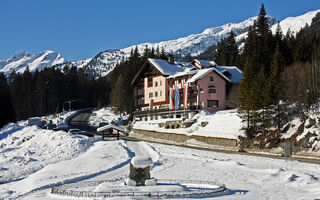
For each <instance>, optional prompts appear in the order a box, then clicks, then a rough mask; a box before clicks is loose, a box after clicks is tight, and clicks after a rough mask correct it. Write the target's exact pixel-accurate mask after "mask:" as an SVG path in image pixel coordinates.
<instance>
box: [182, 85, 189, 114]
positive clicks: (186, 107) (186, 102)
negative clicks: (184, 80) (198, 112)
mask: <svg viewBox="0 0 320 200" xmlns="http://www.w3.org/2000/svg"><path fill="white" fill-rule="evenodd" d="M188 90H189V86H188V84H185V85H184V94H183V106H184V109H188V93H189V91H188Z"/></svg>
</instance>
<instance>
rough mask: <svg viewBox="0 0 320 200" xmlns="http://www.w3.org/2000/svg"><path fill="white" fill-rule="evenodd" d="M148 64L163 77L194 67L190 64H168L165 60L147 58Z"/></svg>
mask: <svg viewBox="0 0 320 200" xmlns="http://www.w3.org/2000/svg"><path fill="white" fill-rule="evenodd" d="M148 62H149V63H150V64H152V65H153V66H154V67H156V68H157V69H158V70H159V71H160V72H161V73H162V74H163V75H168V76H170V75H174V74H177V73H179V72H186V71H190V70H192V69H194V68H195V67H194V66H193V65H191V64H190V63H175V64H170V63H168V61H167V60H162V59H153V58H148Z"/></svg>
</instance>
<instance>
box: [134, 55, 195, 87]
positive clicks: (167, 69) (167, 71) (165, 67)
mask: <svg viewBox="0 0 320 200" xmlns="http://www.w3.org/2000/svg"><path fill="white" fill-rule="evenodd" d="M148 63H149V64H150V65H152V66H153V67H155V68H156V69H157V70H158V71H159V72H160V73H161V74H163V75H164V76H172V75H175V74H178V73H184V72H188V71H191V70H195V69H197V68H196V67H195V66H193V65H192V64H191V63H188V62H175V63H174V64H170V63H168V61H167V60H162V59H154V58H148V59H147V61H146V62H145V63H144V64H143V66H142V68H141V69H140V70H139V71H138V73H137V75H136V76H135V77H134V79H133V81H132V82H131V85H134V84H135V82H136V81H137V80H138V78H139V77H140V76H141V74H142V73H143V71H144V69H145V67H146V66H147V64H148Z"/></svg>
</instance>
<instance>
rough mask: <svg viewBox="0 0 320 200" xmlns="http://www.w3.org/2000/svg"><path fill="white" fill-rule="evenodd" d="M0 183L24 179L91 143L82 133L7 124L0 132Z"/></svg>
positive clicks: (72, 156)
mask: <svg viewBox="0 0 320 200" xmlns="http://www.w3.org/2000/svg"><path fill="white" fill-rule="evenodd" d="M2 136H6V137H5V138H2V140H0V166H1V172H0V182H8V181H13V180H15V179H19V178H24V177H26V176H28V175H30V174H32V173H35V172H36V171H38V170H40V169H42V168H43V167H45V166H46V165H48V164H52V163H56V162H59V161H62V160H67V159H71V158H74V157H76V156H78V155H79V154H80V153H82V152H84V151H85V150H87V149H88V148H89V147H90V145H91V144H92V142H91V141H90V140H88V139H87V138H85V137H83V136H74V135H69V134H66V133H65V132H62V131H58V132H54V131H51V130H43V129H40V128H38V127H37V126H26V127H21V126H17V125H14V124H9V125H8V126H6V127H4V128H3V129H2V131H1V132H0V138H1V137H2Z"/></svg>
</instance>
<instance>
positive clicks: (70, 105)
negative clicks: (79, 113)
mask: <svg viewBox="0 0 320 200" xmlns="http://www.w3.org/2000/svg"><path fill="white" fill-rule="evenodd" d="M71 102H75V100H69V101H65V102H63V104H62V110H63V112H65V109H64V104H65V103H69V112H70V111H71Z"/></svg>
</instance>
